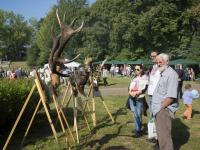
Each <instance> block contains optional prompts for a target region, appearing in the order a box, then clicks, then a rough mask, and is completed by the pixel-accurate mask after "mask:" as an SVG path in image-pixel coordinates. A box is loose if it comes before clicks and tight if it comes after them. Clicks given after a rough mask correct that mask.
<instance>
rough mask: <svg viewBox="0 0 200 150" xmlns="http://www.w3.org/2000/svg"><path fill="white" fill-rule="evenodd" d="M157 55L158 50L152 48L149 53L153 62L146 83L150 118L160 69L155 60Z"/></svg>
mask: <svg viewBox="0 0 200 150" xmlns="http://www.w3.org/2000/svg"><path fill="white" fill-rule="evenodd" d="M157 55H158V51H156V50H153V51H152V52H151V55H150V58H151V61H152V62H153V67H152V69H151V70H150V72H149V85H148V95H149V111H150V118H151V117H152V95H153V92H154V90H155V88H156V85H157V83H158V81H159V79H160V71H159V68H158V65H157V62H156V57H157Z"/></svg>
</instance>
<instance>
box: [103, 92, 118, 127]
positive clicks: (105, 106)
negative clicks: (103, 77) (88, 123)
mask: <svg viewBox="0 0 200 150" xmlns="http://www.w3.org/2000/svg"><path fill="white" fill-rule="evenodd" d="M100 98H101V101H102V103H103V105H104V108H105V109H106V111H107V113H108V114H109V116H110V119H111V120H112V122H113V123H114V122H115V121H114V119H113V116H112V114H111V113H110V111H109V109H108V107H107V105H106V103H105V101H104V99H103V97H102V96H100Z"/></svg>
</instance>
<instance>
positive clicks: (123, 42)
mask: <svg viewBox="0 0 200 150" xmlns="http://www.w3.org/2000/svg"><path fill="white" fill-rule="evenodd" d="M57 8H58V10H59V15H60V17H61V18H63V16H64V14H65V22H66V23H67V24H70V22H71V21H72V20H73V19H74V18H75V17H78V19H77V22H76V24H75V27H74V28H76V27H78V26H79V25H80V24H81V21H82V20H84V28H83V29H82V30H81V32H79V33H78V34H76V35H75V36H74V37H73V38H72V39H70V41H69V42H68V43H67V46H66V47H65V49H64V53H63V57H66V58H69V59H70V58H71V57H73V56H74V55H76V54H78V53H80V54H81V57H80V59H82V60H83V59H84V58H85V57H88V56H89V57H92V58H93V59H94V61H95V60H103V59H105V58H106V57H108V58H109V59H117V60H136V59H140V58H147V57H148V54H149V52H150V50H152V49H158V50H161V51H162V52H166V53H168V54H169V55H170V56H171V57H172V58H188V57H191V56H190V55H189V54H194V55H196V54H198V51H199V47H198V45H199V44H200V43H199V42H200V41H199V37H200V34H199V31H200V13H199V10H200V0H192V1H191V0H183V1H180V0H137V1H136V0H97V1H96V3H94V4H93V5H91V6H89V5H87V1H86V0H59V1H58V4H57V5H55V6H53V7H52V8H51V10H50V11H49V13H48V14H47V16H46V17H45V18H43V19H42V20H40V21H39V22H38V23H36V24H35V26H34V25H32V24H31V26H32V28H33V29H32V38H31V44H30V47H29V50H28V57H27V58H28V61H29V64H30V65H39V64H44V63H46V62H47V61H48V57H49V56H48V55H49V52H50V49H51V45H52V36H53V34H52V31H51V28H53V29H54V32H55V36H57V35H58V34H59V33H60V28H59V25H58V21H57V19H56V14H55V11H56V9H57ZM5 18H6V17H5V15H3V17H2V13H1V12H0V20H5ZM2 22H3V21H1V22H0V29H1V28H3V30H2V31H3V32H4V30H6V31H9V30H8V29H7V28H6V27H5V24H2ZM0 44H1V45H2V40H1V39H0ZM11 51H12V50H11ZM191 51H192V53H190V52H191ZM2 52H4V51H1V53H2ZM195 59H199V58H198V57H195ZM35 60H37V61H35Z"/></svg>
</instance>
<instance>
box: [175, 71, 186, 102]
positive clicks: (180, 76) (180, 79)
mask: <svg viewBox="0 0 200 150" xmlns="http://www.w3.org/2000/svg"><path fill="white" fill-rule="evenodd" d="M176 72H177V74H178V95H177V98H180V99H181V98H182V95H183V91H182V87H183V81H184V80H185V72H184V71H183V69H180V68H178V69H176Z"/></svg>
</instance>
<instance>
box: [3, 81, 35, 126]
mask: <svg viewBox="0 0 200 150" xmlns="http://www.w3.org/2000/svg"><path fill="white" fill-rule="evenodd" d="M33 83H34V82H33V80H30V79H17V80H9V79H0V125H2V124H5V123H8V122H13V120H16V118H17V116H18V114H19V112H20V110H21V108H22V106H23V104H24V102H25V100H26V98H27V96H28V94H29V93H30V90H31V88H32V86H33ZM38 99H39V96H38V93H37V92H34V93H33V95H32V96H31V99H30V101H29V104H28V106H27V108H26V112H25V115H30V114H32V113H31V112H32V110H34V109H35V107H36V104H37V102H38Z"/></svg>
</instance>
